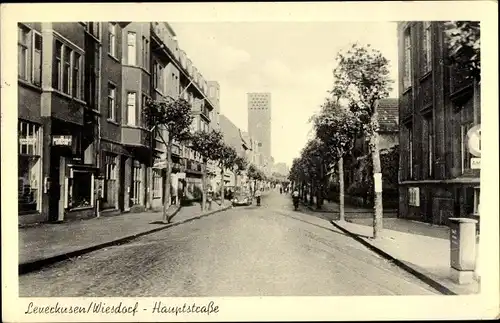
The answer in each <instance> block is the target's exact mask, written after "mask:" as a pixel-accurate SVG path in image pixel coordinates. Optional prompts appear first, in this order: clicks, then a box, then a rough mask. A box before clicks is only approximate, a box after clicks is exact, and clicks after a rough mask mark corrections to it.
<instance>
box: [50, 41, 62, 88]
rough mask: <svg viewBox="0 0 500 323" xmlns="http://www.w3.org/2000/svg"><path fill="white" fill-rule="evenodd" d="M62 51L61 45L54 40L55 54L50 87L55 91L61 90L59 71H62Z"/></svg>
mask: <svg viewBox="0 0 500 323" xmlns="http://www.w3.org/2000/svg"><path fill="white" fill-rule="evenodd" d="M62 50H63V44H62V43H61V42H60V41H59V40H56V44H55V53H54V60H55V64H54V70H53V73H52V74H53V75H52V87H54V88H55V89H58V90H59V89H61V86H62V82H61V70H62Z"/></svg>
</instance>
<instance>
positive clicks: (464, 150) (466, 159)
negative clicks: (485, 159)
mask: <svg viewBox="0 0 500 323" xmlns="http://www.w3.org/2000/svg"><path fill="white" fill-rule="evenodd" d="M472 126H473V122H465V123H462V124H461V125H460V155H461V168H462V173H464V172H465V171H466V170H468V169H470V159H471V157H472V156H471V154H470V152H469V147H468V143H467V132H468V131H469V129H470V128H472Z"/></svg>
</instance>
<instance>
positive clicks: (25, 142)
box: [19, 137, 36, 145]
mask: <svg viewBox="0 0 500 323" xmlns="http://www.w3.org/2000/svg"><path fill="white" fill-rule="evenodd" d="M35 143H36V138H35V137H26V138H19V144H20V145H34V144H35Z"/></svg>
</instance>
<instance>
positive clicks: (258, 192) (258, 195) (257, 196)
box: [255, 189, 261, 206]
mask: <svg viewBox="0 0 500 323" xmlns="http://www.w3.org/2000/svg"><path fill="white" fill-rule="evenodd" d="M260 196H261V193H260V190H259V189H258V190H257V191H255V199H256V200H257V206H260Z"/></svg>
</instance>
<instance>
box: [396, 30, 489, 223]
mask: <svg viewBox="0 0 500 323" xmlns="http://www.w3.org/2000/svg"><path fill="white" fill-rule="evenodd" d="M398 50H399V68H400V70H399V80H398V81H399V89H400V93H399V119H400V139H399V141H400V151H401V156H400V173H399V182H400V186H399V195H400V203H399V215H400V217H404V218H408V219H415V220H419V221H425V222H429V223H434V224H447V223H448V219H449V218H450V217H476V218H477V215H478V213H479V212H478V209H479V194H480V189H479V184H480V180H479V179H480V172H479V169H473V167H471V158H472V157H474V156H473V155H472V154H471V153H470V151H469V150H468V145H467V132H468V131H469V130H470V129H471V128H472V127H474V126H476V125H480V123H481V107H480V94H479V89H480V87H479V84H478V83H477V82H476V81H475V80H473V79H469V78H467V77H465V75H464V74H463V73H460V71H458V70H457V68H456V66H451V65H450V64H448V63H447V62H448V61H449V60H448V58H449V57H450V55H452V54H453V55H455V54H457V53H450V52H449V50H448V46H447V40H446V35H445V33H444V24H443V23H442V22H400V23H398ZM458 54H459V53H458Z"/></svg>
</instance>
